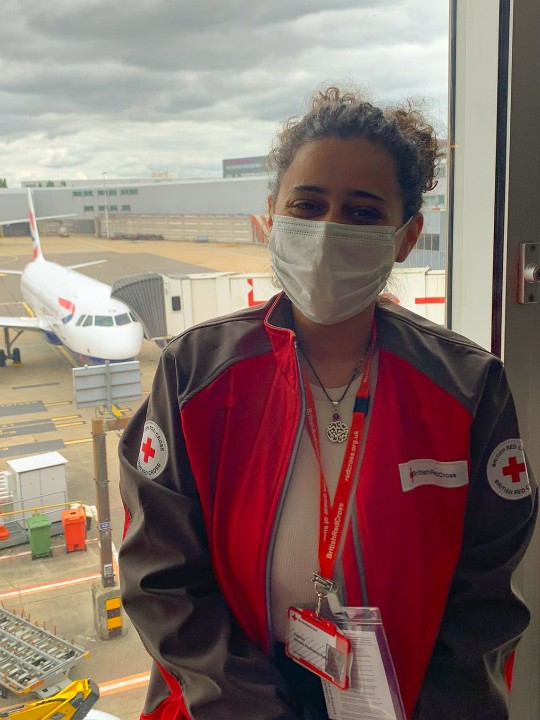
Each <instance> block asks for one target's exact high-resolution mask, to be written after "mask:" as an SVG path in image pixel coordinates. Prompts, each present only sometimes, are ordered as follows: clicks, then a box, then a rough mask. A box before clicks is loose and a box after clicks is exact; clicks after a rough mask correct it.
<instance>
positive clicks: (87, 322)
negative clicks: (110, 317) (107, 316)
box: [82, 315, 94, 327]
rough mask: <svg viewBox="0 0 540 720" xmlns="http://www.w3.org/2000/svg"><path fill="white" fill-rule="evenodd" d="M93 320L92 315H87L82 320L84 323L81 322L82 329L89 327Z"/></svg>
mask: <svg viewBox="0 0 540 720" xmlns="http://www.w3.org/2000/svg"><path fill="white" fill-rule="evenodd" d="M93 319H94V318H93V317H92V315H87V316H86V317H85V319H84V322H83V324H82V326H83V327H90V325H92V322H93Z"/></svg>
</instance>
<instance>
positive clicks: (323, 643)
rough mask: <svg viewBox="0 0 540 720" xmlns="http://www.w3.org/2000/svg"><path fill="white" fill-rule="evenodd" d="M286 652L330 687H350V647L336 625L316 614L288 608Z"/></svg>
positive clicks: (343, 688)
mask: <svg viewBox="0 0 540 720" xmlns="http://www.w3.org/2000/svg"><path fill="white" fill-rule="evenodd" d="M288 618H289V624H288V632H287V642H286V644H285V651H286V653H287V655H288V656H289V657H290V658H291V659H292V660H294V661H295V662H297V663H299V664H300V665H303V666H304V667H305V668H307V669H308V670H311V672H313V673H315V675H318V676H319V677H320V678H322V679H323V680H326V681H327V683H328V684H329V685H331V686H336V688H341V689H342V690H345V688H347V687H348V685H349V672H350V664H351V663H350V661H351V643H350V641H349V640H348V638H347V637H345V635H344V634H343V633H342V632H340V631H339V630H338V628H337V627H336V626H335V625H334V623H332V622H330V621H329V620H326V619H324V618H322V617H319V616H317V615H316V614H315V613H314V612H313V610H306V609H305V608H303V609H302V608H296V607H291V608H289V614H288Z"/></svg>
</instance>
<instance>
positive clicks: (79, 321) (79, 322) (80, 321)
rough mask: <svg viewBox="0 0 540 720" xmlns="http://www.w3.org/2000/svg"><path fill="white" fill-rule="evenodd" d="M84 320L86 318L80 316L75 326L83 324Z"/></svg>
mask: <svg viewBox="0 0 540 720" xmlns="http://www.w3.org/2000/svg"><path fill="white" fill-rule="evenodd" d="M85 318H86V315H81V317H80V318H79V319H78V320H77V322H76V323H75V324H76V325H82V324H83V320H84V319H85Z"/></svg>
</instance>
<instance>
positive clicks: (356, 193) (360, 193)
mask: <svg viewBox="0 0 540 720" xmlns="http://www.w3.org/2000/svg"><path fill="white" fill-rule="evenodd" d="M292 189H293V190H294V191H300V192H306V191H307V192H314V193H319V195H324V194H325V193H326V192H328V191H327V189H326V188H324V187H321V186H320V185H295V186H294V187H293V188H292ZM347 194H348V195H351V196H352V197H361V198H369V199H371V200H380V201H381V202H383V203H385V202H386V200H385V199H384V198H382V197H381V196H380V195H375V193H371V192H368V191H367V190H349V192H348V193H347Z"/></svg>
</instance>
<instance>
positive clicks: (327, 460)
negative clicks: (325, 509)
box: [270, 376, 361, 642]
mask: <svg viewBox="0 0 540 720" xmlns="http://www.w3.org/2000/svg"><path fill="white" fill-rule="evenodd" d="M360 380H361V377H360V376H359V377H357V378H356V379H355V380H354V382H353V383H352V384H351V387H350V388H349V390H348V392H347V395H346V396H345V398H344V399H343V400H342V401H341V402H340V404H339V414H340V416H341V419H342V420H343V422H345V423H346V424H347V425H348V426H349V428H350V426H351V422H352V414H353V407H354V400H355V397H356V393H357V392H358V388H359V386H360ZM311 390H312V392H313V399H314V401H315V410H316V412H317V424H318V427H319V438H320V444H321V462H322V467H323V471H324V475H325V478H326V484H327V485H328V492H329V493H330V498H331V500H332V501H333V499H334V494H335V491H336V487H337V482H338V479H339V473H340V470H341V465H342V463H343V458H344V456H345V450H346V448H347V442H343V443H333V442H330V440H329V439H328V438H327V436H326V428H327V426H328V423H329V422H331V420H332V415H333V414H334V412H335V411H334V406H333V404H332V403H331V402H330V401H329V400H328V398H327V397H326V395H325V394H324V392H323V390H322V389H321V388H320V387H319V386H318V385H313V384H312V385H311ZM344 390H345V386H343V387H341V388H331V389H329V390H327V392H328V395H329V396H330V397H331V398H332V400H339V398H340V397H341V396H342V394H343V391H344ZM319 497H320V487H319V468H318V464H317V458H316V457H315V451H314V450H313V445H312V444H311V440H310V437H309V435H308V433H307V431H306V429H305V427H304V430H303V432H302V437H301V439H300V447H299V449H298V455H297V456H296V462H295V464H294V468H293V473H292V477H291V480H290V483H289V487H288V489H287V494H286V496H285V501H284V503H283V510H282V513H281V518H280V520H279V524H278V527H277V534H276V543H275V547H274V554H273V558H272V568H271V577H270V599H271V612H272V627H273V629H274V636H275V638H276V640H279V641H280V642H285V638H286V628H287V611H288V609H289V608H290V607H291V605H296V606H298V605H299V606H300V607H312V608H313V607H315V602H316V599H317V598H316V595H315V590H314V587H313V583H312V582H311V576H312V574H313V573H314V572H316V571H317V570H318V566H319V561H318V545H319ZM338 562H339V557H338Z"/></svg>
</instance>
